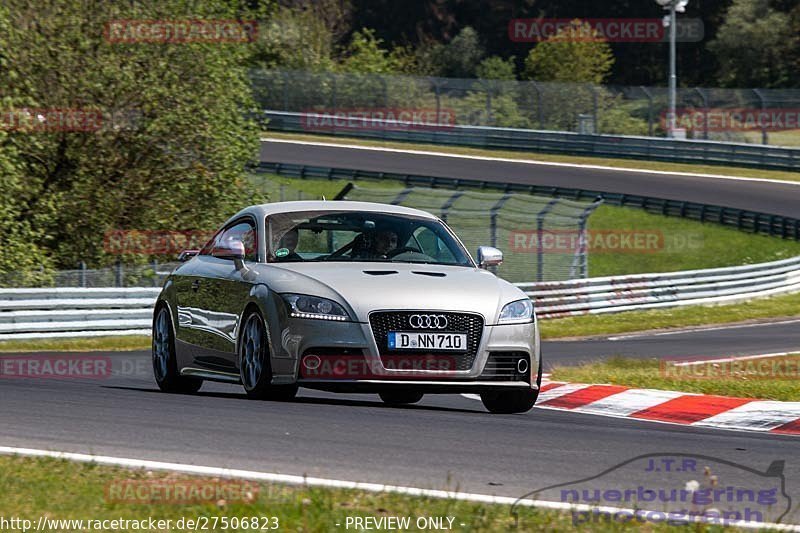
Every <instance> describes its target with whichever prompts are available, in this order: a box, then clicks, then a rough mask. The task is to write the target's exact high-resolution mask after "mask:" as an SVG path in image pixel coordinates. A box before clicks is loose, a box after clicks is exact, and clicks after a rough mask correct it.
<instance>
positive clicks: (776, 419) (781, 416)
mask: <svg viewBox="0 0 800 533" xmlns="http://www.w3.org/2000/svg"><path fill="white" fill-rule="evenodd" d="M798 418H800V402H775V401H753V402H750V403H746V404H744V405H740V406H739V407H734V408H733V409H730V410H728V411H725V412H724V413H720V414H718V415H714V416H712V417H709V418H705V419H703V420H700V421H698V422H695V423H693V424H692V425H693V426H713V427H723V428H730V429H746V430H750V431H769V430H771V429H775V428H776V427H779V426H782V425H784V424H787V423H789V422H794V421H795V420H797V419H798Z"/></svg>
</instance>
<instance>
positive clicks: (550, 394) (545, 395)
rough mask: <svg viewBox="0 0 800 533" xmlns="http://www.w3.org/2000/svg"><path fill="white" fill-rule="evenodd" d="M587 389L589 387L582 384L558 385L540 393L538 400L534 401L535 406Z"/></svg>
mask: <svg viewBox="0 0 800 533" xmlns="http://www.w3.org/2000/svg"><path fill="white" fill-rule="evenodd" d="M587 387H591V385H586V384H584V383H567V384H565V385H559V386H558V387H553V388H552V389H549V390H546V391H544V392H540V393H539V399H538V400H536V404H537V405H538V404H540V403H544V402H546V401H549V400H553V399H555V398H559V397H561V396H564V395H565V394H569V393H571V392H577V391H579V390H583V389H585V388H587Z"/></svg>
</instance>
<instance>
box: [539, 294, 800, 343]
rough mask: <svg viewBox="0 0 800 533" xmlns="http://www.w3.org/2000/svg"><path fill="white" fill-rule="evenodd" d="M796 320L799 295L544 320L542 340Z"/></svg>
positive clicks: (799, 310) (799, 302)
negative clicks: (770, 320)
mask: <svg viewBox="0 0 800 533" xmlns="http://www.w3.org/2000/svg"><path fill="white" fill-rule="evenodd" d="M797 316H800V293H797V294H786V295H781V296H774V297H772V298H759V299H754V300H751V301H749V302H745V303H739V304H728V305H717V306H700V305H697V306H687V307H675V308H672V309H658V310H649V311H626V312H622V313H611V314H599V315H583V316H575V317H567V318H555V319H548V320H542V321H541V322H540V323H541V332H542V338H544V339H557V338H572V337H589V336H596V335H616V334H620V333H632V332H638V331H646V330H653V329H668V328H682V327H688V326H704V325H714V324H728V323H734V322H745V321H753V320H760V319H772V318H781V317H797Z"/></svg>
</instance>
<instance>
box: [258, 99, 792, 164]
mask: <svg viewBox="0 0 800 533" xmlns="http://www.w3.org/2000/svg"><path fill="white" fill-rule="evenodd" d="M263 113H264V117H265V118H267V119H268V120H269V126H268V127H269V129H270V130H276V131H284V132H293V133H320V131H314V130H313V129H310V128H309V127H308V126H307V125H306V124H308V121H309V120H310V119H314V118H319V119H320V120H325V121H326V125H325V130H324V133H325V134H326V135H334V136H337V135H338V136H345V137H358V138H364V139H379V140H382V141H404V142H416V143H431V144H443V145H457V146H473V147H479V148H491V149H502V150H526V151H535V152H545V153H552V154H568V155H589V156H600V157H615V158H624V159H643V160H648V161H652V160H656V161H667V162H673V163H704V164H711V165H734V166H745V167H754V168H763V169H775V170H798V169H800V149H797V148H785V147H777V146H765V145H758V144H745V143H724V142H719V141H704V140H679V139H661V138H658V137H635V136H629V135H587V134H581V133H572V132H559V131H541V130H525V129H516V128H495V127H489V126H441V125H438V126H437V125H435V124H432V125H431V126H430V127H429V128H421V127H420V126H419V125H418V124H408V123H403V122H396V121H391V122H389V121H375V120H369V119H363V120H360V121H359V123H360V124H363V125H362V126H361V127H353V126H352V125H348V121H347V120H346V119H343V122H345V124H342V125H339V126H337V124H336V122H337V121H335V120H331V116H330V115H318V114H315V113H292V112H286V111H272V110H265V111H264V112H263Z"/></svg>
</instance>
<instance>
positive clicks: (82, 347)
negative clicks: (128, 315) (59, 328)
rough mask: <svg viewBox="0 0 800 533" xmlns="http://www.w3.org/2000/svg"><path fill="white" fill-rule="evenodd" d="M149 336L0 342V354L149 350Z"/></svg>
mask: <svg viewBox="0 0 800 533" xmlns="http://www.w3.org/2000/svg"><path fill="white" fill-rule="evenodd" d="M149 349H150V336H149V335H128V336H110V337H90V338H86V339H31V340H13V341H0V353H2V352H67V351H69V352H94V351H106V352H107V351H126V350H149Z"/></svg>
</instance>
